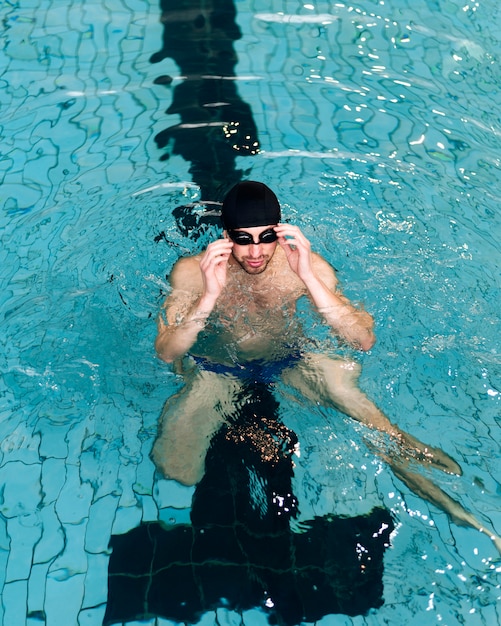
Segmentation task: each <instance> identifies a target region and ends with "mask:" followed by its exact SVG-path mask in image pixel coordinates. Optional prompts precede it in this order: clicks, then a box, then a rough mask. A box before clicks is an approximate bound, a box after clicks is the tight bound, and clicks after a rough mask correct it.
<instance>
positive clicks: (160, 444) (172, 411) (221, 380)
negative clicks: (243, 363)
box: [151, 371, 241, 485]
mask: <svg viewBox="0 0 501 626" xmlns="http://www.w3.org/2000/svg"><path fill="white" fill-rule="evenodd" d="M240 389H241V383H239V382H238V381H237V380H236V379H234V378H232V377H230V376H222V375H220V374H215V373H214V372H206V371H195V372H190V373H189V376H188V380H187V383H186V386H185V387H183V388H182V389H181V391H180V392H179V393H177V394H176V395H174V396H172V397H171V398H169V399H168V400H167V402H166V403H165V406H164V409H163V411H162V416H161V418H160V424H159V428H158V434H157V438H156V440H155V443H154V445H153V450H152V453H151V457H152V459H153V462H154V463H155V465H156V467H157V469H158V470H159V471H160V472H161V473H162V474H163V475H164V476H165V477H166V478H173V479H175V480H177V481H179V482H180V483H182V484H184V485H194V484H196V483H197V482H199V481H200V479H201V478H202V476H203V473H204V468H205V456H206V453H207V450H208V448H209V445H210V442H211V439H212V436H213V435H214V434H215V433H216V432H217V430H218V429H219V428H220V426H221V424H222V423H223V422H224V421H225V419H226V417H227V416H229V415H230V414H231V412H232V411H234V409H235V403H236V402H237V396H238V392H239V390H240Z"/></svg>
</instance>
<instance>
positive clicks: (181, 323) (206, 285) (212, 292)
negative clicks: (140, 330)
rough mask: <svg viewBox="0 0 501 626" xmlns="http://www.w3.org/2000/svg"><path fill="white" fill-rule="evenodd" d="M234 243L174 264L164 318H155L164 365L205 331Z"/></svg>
mask: <svg viewBox="0 0 501 626" xmlns="http://www.w3.org/2000/svg"><path fill="white" fill-rule="evenodd" d="M232 247H233V243H232V242H231V241H230V240H227V239H219V240H218V241H214V242H212V243H211V244H209V246H208V247H207V250H206V251H205V252H204V254H203V255H202V256H201V257H189V258H186V259H181V260H180V261H178V262H177V263H176V265H175V266H174V269H173V271H172V274H171V277H170V281H171V286H172V293H171V294H170V296H169V297H168V298H167V300H166V302H165V304H164V308H165V318H166V321H167V323H165V321H164V320H163V319H162V316H159V317H158V322H157V325H158V334H157V337H156V340H155V349H156V351H157V354H158V356H159V357H160V358H161V359H162V360H163V361H166V362H167V363H171V362H172V361H174V360H175V359H176V358H178V357H180V356H182V355H183V354H186V352H188V350H189V349H190V348H191V347H192V345H193V344H194V343H195V341H196V340H197V337H198V333H199V332H200V331H201V330H202V328H204V326H205V324H206V322H207V318H208V317H209V315H210V314H211V313H212V311H213V309H214V307H215V305H216V302H217V299H218V297H219V295H220V293H221V291H222V289H223V287H224V285H225V283H226V269H227V265H228V258H229V256H230V254H231V249H232Z"/></svg>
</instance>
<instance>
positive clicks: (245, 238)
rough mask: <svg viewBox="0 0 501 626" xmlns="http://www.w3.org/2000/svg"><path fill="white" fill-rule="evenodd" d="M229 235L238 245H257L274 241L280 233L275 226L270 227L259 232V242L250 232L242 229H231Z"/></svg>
mask: <svg viewBox="0 0 501 626" xmlns="http://www.w3.org/2000/svg"><path fill="white" fill-rule="evenodd" d="M228 237H229V238H230V239H231V240H232V241H233V242H235V243H236V244H237V245H238V246H250V245H251V244H254V245H256V246H257V245H259V244H260V243H273V242H275V241H276V240H277V239H278V235H277V233H276V232H275V231H274V230H273V228H269V229H268V230H264V231H263V232H262V233H259V241H257V242H256V241H254V239H253V237H252V235H251V234H250V233H246V232H245V231H240V230H229V231H228Z"/></svg>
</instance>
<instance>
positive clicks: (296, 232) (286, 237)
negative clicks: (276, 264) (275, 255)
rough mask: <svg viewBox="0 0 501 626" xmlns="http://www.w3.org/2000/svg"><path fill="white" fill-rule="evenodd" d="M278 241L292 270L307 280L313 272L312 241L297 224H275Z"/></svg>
mask: <svg viewBox="0 0 501 626" xmlns="http://www.w3.org/2000/svg"><path fill="white" fill-rule="evenodd" d="M275 232H276V233H277V235H278V243H279V244H280V246H281V247H282V249H283V250H284V252H285V255H286V257H287V261H288V262H289V265H290V268H291V269H292V271H293V272H294V273H295V274H297V275H298V276H299V278H301V280H303V281H304V282H306V281H307V280H308V279H309V278H310V277H311V276H312V274H313V264H312V258H311V246H310V242H309V240H308V239H306V237H305V236H304V235H303V233H302V232H301V231H300V229H299V228H298V227H297V226H291V225H290V224H279V225H278V226H275Z"/></svg>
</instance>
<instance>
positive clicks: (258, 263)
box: [245, 259, 264, 269]
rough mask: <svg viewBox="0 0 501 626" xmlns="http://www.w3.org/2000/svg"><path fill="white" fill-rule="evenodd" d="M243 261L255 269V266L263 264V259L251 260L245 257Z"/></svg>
mask: <svg viewBox="0 0 501 626" xmlns="http://www.w3.org/2000/svg"><path fill="white" fill-rule="evenodd" d="M245 262H246V263H247V265H248V266H249V267H252V268H254V269H256V268H258V267H261V266H262V265H263V263H264V259H252V260H250V259H246V261H245Z"/></svg>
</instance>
